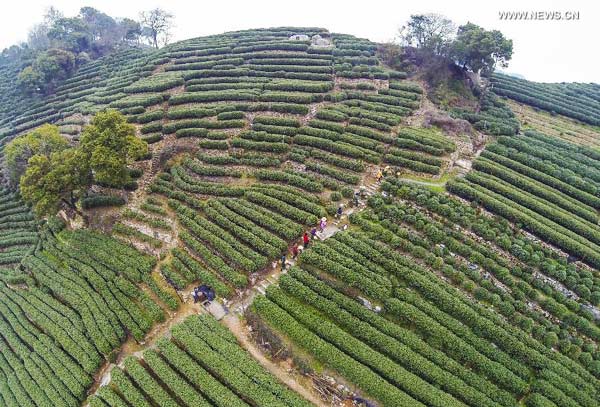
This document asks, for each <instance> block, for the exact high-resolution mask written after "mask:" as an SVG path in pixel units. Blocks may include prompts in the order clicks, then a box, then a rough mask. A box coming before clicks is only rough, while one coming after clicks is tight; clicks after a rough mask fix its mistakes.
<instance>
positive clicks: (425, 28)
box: [400, 13, 456, 54]
mask: <svg viewBox="0 0 600 407" xmlns="http://www.w3.org/2000/svg"><path fill="white" fill-rule="evenodd" d="M455 34H456V27H455V26H454V23H453V22H452V20H450V19H448V18H446V17H444V16H442V15H440V14H433V13H430V14H416V15H412V16H410V20H409V21H408V22H407V24H406V26H404V27H402V28H401V30H400V36H401V38H402V40H403V42H404V43H405V44H406V45H410V46H414V47H417V48H420V49H423V50H426V51H429V52H432V53H434V54H443V53H445V52H446V50H447V48H448V46H449V44H450V43H451V42H452V38H453V36H454V35H455Z"/></svg>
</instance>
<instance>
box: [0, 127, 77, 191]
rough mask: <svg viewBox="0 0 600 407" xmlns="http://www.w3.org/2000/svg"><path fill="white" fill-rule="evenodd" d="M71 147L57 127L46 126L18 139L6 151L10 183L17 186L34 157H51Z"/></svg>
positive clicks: (9, 144) (8, 145)
mask: <svg viewBox="0 0 600 407" xmlns="http://www.w3.org/2000/svg"><path fill="white" fill-rule="evenodd" d="M68 147H69V143H68V141H67V140H66V139H65V138H64V137H62V136H61V135H60V133H59V131H58V127H57V126H53V125H51V124H44V125H42V126H40V127H38V128H37V129H35V130H33V131H32V132H31V133H28V134H26V135H24V136H21V137H17V138H15V139H14V140H12V141H11V142H10V143H8V144H7V146H6V148H5V149H4V160H5V165H6V168H7V170H8V177H9V181H10V183H11V184H12V185H14V186H17V185H18V184H19V179H20V178H21V176H22V175H23V174H24V173H25V169H26V168H27V162H28V161H29V159H30V158H31V157H33V156H34V155H41V156H44V157H49V156H50V154H52V153H53V152H57V151H61V150H64V149H66V148H68Z"/></svg>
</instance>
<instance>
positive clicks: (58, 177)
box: [5, 110, 148, 216]
mask: <svg viewBox="0 0 600 407" xmlns="http://www.w3.org/2000/svg"><path fill="white" fill-rule="evenodd" d="M147 150H148V149H147V145H146V143H145V142H144V141H142V140H141V139H139V138H137V137H136V135H135V128H134V127H133V125H131V124H129V123H127V121H126V120H125V117H124V116H123V115H122V114H121V113H119V112H117V111H115V110H109V111H106V112H101V113H98V114H96V116H94V118H93V119H92V121H91V123H90V125H88V126H86V127H85V128H84V130H83V132H82V135H81V141H80V142H79V144H78V145H77V146H71V145H69V143H68V142H67V141H66V140H65V139H64V138H62V137H61V135H60V134H59V131H58V128H57V127H56V126H53V125H49V124H46V125H44V126H41V127H40V128H38V129H36V130H34V131H33V132H31V133H29V134H27V135H25V136H22V137H18V138H16V139H14V140H13V141H11V142H10V143H9V144H8V145H7V146H6V149H5V152H6V166H7V170H8V174H9V177H10V182H11V183H13V185H16V184H18V185H19V187H20V190H21V195H22V196H23V199H25V201H27V202H28V203H30V204H31V205H32V206H33V209H34V211H35V213H36V214H37V215H39V216H44V215H49V214H53V213H56V212H57V211H58V210H59V209H60V208H61V206H62V205H63V204H64V205H66V206H68V207H70V208H72V209H74V210H76V203H77V201H78V200H79V199H80V198H81V197H83V196H85V195H86V194H87V192H88V190H89V188H90V187H91V185H92V184H94V183H96V184H102V185H111V186H114V187H117V188H118V187H123V186H125V185H126V184H127V183H128V182H129V181H130V174H129V171H128V169H127V165H128V164H130V163H131V162H133V161H134V160H136V159H138V158H140V157H142V156H144V155H145V154H146V153H147Z"/></svg>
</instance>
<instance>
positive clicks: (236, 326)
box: [222, 314, 327, 407]
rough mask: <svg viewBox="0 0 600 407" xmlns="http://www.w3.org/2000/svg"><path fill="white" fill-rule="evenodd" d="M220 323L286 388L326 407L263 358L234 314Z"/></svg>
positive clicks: (294, 380) (279, 368)
mask: <svg viewBox="0 0 600 407" xmlns="http://www.w3.org/2000/svg"><path fill="white" fill-rule="evenodd" d="M222 321H223V323H224V324H225V326H226V327H227V328H229V330H230V331H231V332H232V333H233V334H234V335H235V337H236V338H237V340H238V342H239V343H240V345H241V346H242V347H243V348H244V349H246V351H248V352H249V353H250V355H252V357H253V358H254V359H255V360H256V361H257V362H258V363H260V364H261V365H262V366H263V367H264V368H265V369H267V370H268V371H269V372H270V373H271V374H273V375H274V376H275V377H277V378H278V379H279V380H280V381H282V382H283V383H284V384H285V385H286V386H288V387H289V388H290V389H292V390H293V391H295V392H296V393H298V394H300V395H301V396H302V397H304V398H305V399H307V400H308V401H310V402H311V403H313V404H315V405H317V406H322V407H327V404H325V403H324V402H323V401H322V400H321V399H319V398H317V397H316V396H315V395H314V394H312V393H311V392H310V391H309V390H308V389H306V388H305V387H304V386H302V385H301V384H299V383H298V380H297V379H296V378H295V377H294V376H293V375H291V374H290V373H289V372H287V371H285V370H284V369H283V368H281V367H280V366H279V365H277V364H275V363H273V362H271V361H270V360H269V359H267V358H266V357H265V355H263V353H262V352H261V351H260V350H259V349H258V348H257V347H256V345H255V344H254V342H253V341H252V339H251V338H248V333H247V331H246V330H245V329H244V327H243V326H242V324H241V323H240V320H239V318H238V317H237V316H236V315H235V314H229V315H227V316H226V317H225V318H223V320H222Z"/></svg>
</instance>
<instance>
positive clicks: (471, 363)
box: [0, 27, 600, 407]
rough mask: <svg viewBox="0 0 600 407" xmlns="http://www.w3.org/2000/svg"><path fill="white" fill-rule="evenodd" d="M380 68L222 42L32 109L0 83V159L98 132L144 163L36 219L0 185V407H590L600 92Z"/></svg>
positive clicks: (299, 43) (145, 51) (102, 70)
mask: <svg viewBox="0 0 600 407" xmlns="http://www.w3.org/2000/svg"><path fill="white" fill-rule="evenodd" d="M385 52H386V51H385V49H384V47H382V44H376V43H373V42H371V41H369V40H367V39H362V38H357V37H354V36H351V35H347V34H340V33H331V32H329V31H327V30H326V29H323V28H316V27H307V28H298V27H279V28H269V29H256V30H245V31H236V32H229V33H224V34H220V35H214V36H208V37H200V38H194V39H190V40H185V41H181V42H177V43H173V44H169V45H167V46H165V47H163V48H160V49H151V48H143V47H142V48H139V47H124V48H122V49H119V50H115V51H114V52H111V53H109V54H108V55H105V56H102V57H99V58H98V59H95V60H93V61H89V62H87V63H85V64H83V65H82V66H81V67H79V68H78V69H77V71H76V72H74V73H73V75H72V76H70V77H69V78H68V79H66V80H64V81H62V82H59V83H57V84H56V88H55V89H54V90H53V91H52V92H51V93H50V94H48V95H41V94H28V93H26V92H23V91H22V90H21V89H18V88H17V87H16V86H15V83H16V80H17V79H16V78H17V76H18V74H19V72H20V70H21V68H22V67H20V66H16V65H15V64H14V63H12V62H9V61H2V62H0V138H1V141H0V142H1V143H2V146H3V148H4V147H5V146H6V145H7V143H9V142H10V141H11V140H14V139H15V138H17V137H19V136H22V135H24V134H27V133H30V132H31V131H32V130H34V129H38V128H39V127H40V126H41V125H43V124H46V123H50V124H54V125H56V126H58V133H59V134H60V135H61V136H63V137H64V138H65V139H66V140H68V142H69V144H70V145H72V146H77V145H78V144H79V141H80V140H81V137H82V131H83V129H84V128H85V127H86V126H88V125H89V124H90V122H92V120H93V117H94V115H96V114H97V113H98V112H102V111H105V110H107V109H111V110H116V111H118V112H119V113H120V114H121V115H123V116H124V117H125V119H126V120H127V122H128V123H130V124H131V125H132V126H133V129H134V132H135V135H136V136H137V137H138V138H139V139H141V140H144V141H145V142H146V143H147V144H148V154H147V155H145V156H143V157H141V158H139V159H138V160H137V161H136V162H134V163H133V164H132V165H131V166H130V168H129V169H128V173H129V176H130V177H131V178H132V179H133V180H132V181H131V182H129V183H127V184H126V185H125V186H124V187H123V188H116V187H115V186H114V185H113V186H111V185H107V184H106V183H99V182H95V183H94V184H93V185H92V186H91V188H90V190H89V191H86V196H85V197H84V198H83V199H81V201H79V202H78V203H77V205H76V210H69V208H68V207H64V208H62V210H61V211H60V212H59V214H58V216H56V217H54V216H48V217H46V218H45V219H40V218H39V217H37V218H36V217H35V216H34V215H33V213H32V211H31V209H30V208H29V207H28V206H27V205H26V204H25V203H23V202H22V200H21V198H20V196H19V192H18V191H17V190H16V188H15V187H14V186H12V185H9V182H8V174H7V172H6V169H4V170H3V176H4V181H5V188H4V189H3V190H2V193H1V197H0V246H1V247H2V251H1V252H0V264H1V266H0V280H1V281H2V284H0V291H1V293H2V295H1V296H0V297H1V298H0V316H1V318H0V349H1V350H2V351H1V352H0V405H7V406H50V405H52V406H77V405H82V404H83V405H86V404H88V403H89V405H91V406H92V407H106V406H134V407H137V406H154V405H156V406H158V405H160V406H180V405H187V406H192V405H193V406H196V405H217V406H227V407H229V406H246V405H253V406H262V405H276V406H308V405H314V404H316V405H332V404H333V405H342V403H343V402H344V400H346V402H350V400H354V401H355V402H356V403H363V404H364V403H367V402H368V403H373V404H375V405H382V406H383V405H385V406H404V405H406V406H420V405H427V406H439V407H442V406H443V407H446V406H464V405H472V406H517V405H527V406H585V407H587V406H590V407H591V406H595V405H597V404H598V402H599V400H600V380H599V379H600V352H599V350H598V341H599V340H600V328H599V327H598V324H599V318H600V310H599V309H598V305H599V304H600V275H599V274H598V267H600V238H599V236H600V234H599V232H600V229H599V226H598V220H599V219H598V209H600V197H599V196H600V195H599V192H598V191H599V189H598V188H599V187H600V185H599V184H600V175H598V174H599V172H598V171H600V156H599V153H598V152H597V150H596V149H595V148H596V147H597V146H598V140H599V138H600V130H599V129H598V127H597V126H598V120H597V116H598V114H599V112H600V98H599V96H598V95H599V89H598V85H595V84H537V83H533V82H528V81H524V80H522V79H517V78H512V77H508V76H505V75H500V74H494V75H492V76H491V78H490V79H489V81H484V82H483V86H475V85H476V84H474V81H473V80H472V79H471V77H470V76H469V75H467V74H466V73H465V72H464V71H461V70H460V69H457V68H456V67H454V66H451V67H449V68H448V67H446V68H445V69H444V70H443V71H438V72H437V75H433V74H432V72H431V70H427V69H426V68H427V67H424V66H420V65H419V64H418V63H415V61H414V60H412V59H411V54H410V52H409V51H407V50H404V51H403V52H402V53H401V54H400V56H399V58H400V61H396V63H393V64H388V63H387V59H386V55H385ZM384 61H386V62H384ZM401 67H406V68H407V70H406V71H403V70H401V69H402V68H401ZM24 196H25V195H24ZM338 210H341V215H339V214H338ZM305 233H306V238H304V235H305ZM306 239H308V241H309V242H308V245H307V244H306ZM296 250H297V251H299V252H301V253H299V254H298V255H297V253H295V251H296ZM282 256H283V258H282ZM199 285H206V286H209V287H210V288H211V289H212V293H211V295H212V294H214V295H215V296H216V299H215V300H214V304H215V305H216V304H219V306H217V308H219V310H220V311H223V312H224V313H226V314H227V315H225V316H224V318H223V319H222V320H221V322H217V321H216V319H215V318H213V317H212V316H210V315H209V312H207V310H206V309H205V308H204V307H202V306H201V305H200V303H196V302H195V301H194V298H193V295H194V294H193V288H194V287H197V286H199ZM213 313H214V312H213ZM195 314H201V315H199V316H198V315H195ZM373 404H370V405H373Z"/></svg>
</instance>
